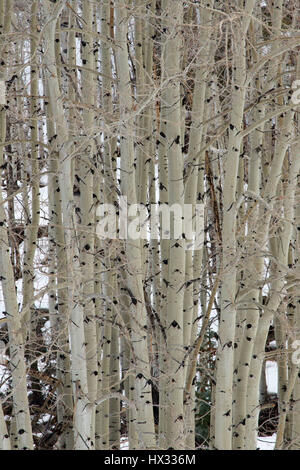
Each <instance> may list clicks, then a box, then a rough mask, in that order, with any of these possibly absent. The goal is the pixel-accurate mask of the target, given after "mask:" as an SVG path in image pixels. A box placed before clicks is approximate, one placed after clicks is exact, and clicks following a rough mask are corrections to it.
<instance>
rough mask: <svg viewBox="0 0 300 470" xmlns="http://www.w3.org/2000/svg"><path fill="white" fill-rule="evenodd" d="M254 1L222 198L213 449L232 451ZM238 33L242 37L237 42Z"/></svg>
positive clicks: (241, 51)
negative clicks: (241, 180)
mask: <svg viewBox="0 0 300 470" xmlns="http://www.w3.org/2000/svg"><path fill="white" fill-rule="evenodd" d="M254 4H255V1H249V2H247V6H246V8H245V16H244V18H243V20H242V21H241V22H240V25H239V28H236V29H233V33H234V36H233V67H234V73H233V83H232V112H231V117H230V126H229V131H228V132H229V139H228V153H227V155H226V161H225V168H224V172H225V176H224V195H223V232H222V241H223V258H222V271H223V272H222V290H221V318H220V325H219V338H220V340H219V348H218V353H217V362H216V366H217V376H216V381H217V384H216V397H215V399H216V411H215V447H216V448H217V449H219V450H221V449H224V450H225V449H226V450H230V449H231V448H232V419H233V416H232V415H233V413H232V385H233V383H232V380H233V365H234V343H235V322H236V305H235V297H236V259H235V257H236V235H235V230H236V213H237V209H236V184H237V174H238V164H239V156H240V147H241V136H240V133H241V130H242V122H243V114H244V105H245V93H246V89H245V81H246V80H245V76H246V37H245V36H246V34H247V30H248V27H249V22H250V15H251V14H252V11H253V8H254ZM241 32H242V37H241V38H239V39H238V36H240V34H241Z"/></svg>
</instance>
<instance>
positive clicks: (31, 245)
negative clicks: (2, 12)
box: [22, 1, 40, 341]
mask: <svg viewBox="0 0 300 470" xmlns="http://www.w3.org/2000/svg"><path fill="white" fill-rule="evenodd" d="M37 14H38V2H37V1H35V2H33V3H32V6H31V26H30V27H31V38H30V55H31V70H30V94H31V99H30V113H31V122H30V129H31V132H30V134H31V135H30V138H31V159H30V162H31V178H32V180H31V185H32V190H31V211H30V212H31V213H30V212H29V214H28V220H27V221H26V230H25V247H24V264H23V287H22V291H23V308H24V307H26V306H27V305H29V304H30V305H31V302H32V298H33V296H34V276H35V275H34V267H33V259H34V255H35V252H36V247H37V232H38V227H39V220H40V198H39V196H40V193H39V185H40V180H39V174H38V173H39V167H38V158H39V145H38V110H39V100H38V99H37V96H38V81H39V69H38V66H37V54H36V52H37V45H38V39H39V38H38V22H37ZM23 326H24V327H25V331H24V335H25V336H24V338H25V339H26V331H27V330H29V336H30V339H31V340H32V341H34V340H35V338H34V336H35V331H34V330H35V326H36V319H35V318H34V309H30V310H28V314H27V315H25V317H24V320H23Z"/></svg>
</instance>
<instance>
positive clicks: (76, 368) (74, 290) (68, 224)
mask: <svg viewBox="0 0 300 470" xmlns="http://www.w3.org/2000/svg"><path fill="white" fill-rule="evenodd" d="M50 3H51V2H50ZM64 6H65V2H64V1H63V2H58V3H57V4H56V5H55V6H54V8H52V5H50V4H49V2H47V3H45V4H44V8H45V12H46V14H47V16H48V18H49V20H48V23H47V27H46V28H45V31H44V38H45V44H46V49H47V53H46V54H45V64H46V70H47V72H46V77H47V84H48V89H49V94H50V99H51V103H52V113H53V118H54V119H55V121H56V129H57V141H58V148H59V157H60V160H59V170H60V178H61V179H60V185H61V186H60V187H61V193H62V212H63V223H64V226H65V250H66V258H67V272H68V275H69V276H71V278H70V287H69V288H68V308H69V312H68V314H69V315H70V319H69V333H70V339H71V367H72V386H73V394H74V413H73V424H74V441H75V443H74V448H75V449H77V450H89V449H90V448H91V445H93V443H92V442H91V424H92V415H93V407H94V404H91V403H90V401H89V398H88V377H87V363H86V350H85V336H84V322H83V320H84V317H83V315H84V313H83V308H82V305H81V302H82V299H81V297H80V294H81V293H82V282H81V276H80V267H79V263H78V259H79V253H78V246H77V241H76V240H75V241H74V239H73V238H72V234H71V229H74V227H76V222H75V221H76V216H75V206H74V200H73V181H72V178H71V176H72V165H71V157H70V155H68V148H70V142H69V135H68V129H67V124H66V121H65V117H64V109H63V106H62V102H61V99H60V96H61V94H60V89H59V81H58V77H57V71H56V62H55V50H54V40H55V24H56V20H57V18H58V17H59V15H60V13H61V12H62V10H63V8H64Z"/></svg>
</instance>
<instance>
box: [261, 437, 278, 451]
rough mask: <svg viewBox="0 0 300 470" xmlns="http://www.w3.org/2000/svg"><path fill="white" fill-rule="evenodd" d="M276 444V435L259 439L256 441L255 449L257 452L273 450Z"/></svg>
mask: <svg viewBox="0 0 300 470" xmlns="http://www.w3.org/2000/svg"><path fill="white" fill-rule="evenodd" d="M275 442H276V434H273V435H272V436H266V437H259V438H258V439H257V447H258V449H259V450H274V446H275Z"/></svg>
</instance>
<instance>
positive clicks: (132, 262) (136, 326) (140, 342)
mask: <svg viewBox="0 0 300 470" xmlns="http://www.w3.org/2000/svg"><path fill="white" fill-rule="evenodd" d="M126 6H127V2H125V1H124V0H118V1H117V2H116V3H115V7H116V42H117V44H118V48H117V50H116V65H117V75H118V82H119V89H118V91H119V106H120V150H121V172H122V180H121V190H122V194H123V195H124V196H126V197H127V203H128V204H135V203H136V202H137V195H136V189H135V172H134V146H133V138H132V135H133V134H132V128H133V122H132V117H131V115H130V114H131V110H132V108H133V102H132V97H131V88H130V73H129V65H128V54H127V47H126V46H127V37H126V35H127V29H128V26H127V25H128V21H129V18H128V17H127V12H128V10H127V8H126ZM129 221H130V219H129ZM125 243H126V255H127V262H128V265H127V269H126V274H127V279H126V283H127V289H129V294H130V297H131V305H130V310H131V314H130V317H131V338H132V343H133V350H134V355H135V358H134V360H135V369H136V381H135V403H136V412H137V422H136V429H137V434H138V439H139V446H140V448H144V449H147V448H155V446H156V443H155V431H154V420H153V409H152V396H151V385H150V382H149V381H150V377H151V375H150V367H149V356H148V347H147V334H146V329H145V328H146V326H147V318H146V308H145V300H144V291H143V282H142V259H141V253H140V240H131V239H128V240H126V242H125Z"/></svg>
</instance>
